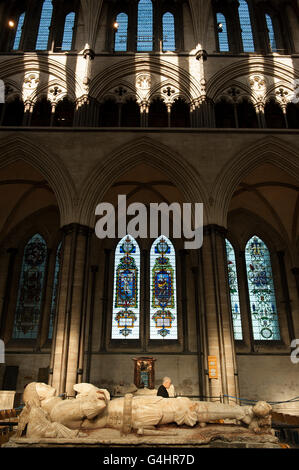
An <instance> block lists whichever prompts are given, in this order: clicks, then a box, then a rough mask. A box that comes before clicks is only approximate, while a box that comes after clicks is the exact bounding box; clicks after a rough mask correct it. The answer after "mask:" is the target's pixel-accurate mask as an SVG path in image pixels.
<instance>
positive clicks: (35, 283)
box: [12, 234, 47, 339]
mask: <svg viewBox="0 0 299 470" xmlns="http://www.w3.org/2000/svg"><path fill="white" fill-rule="evenodd" d="M46 263H47V245H46V242H45V240H44V239H43V237H42V236H41V235H39V234H36V235H34V236H33V237H32V238H31V239H30V240H29V242H28V243H27V245H26V246H25V249H24V255H23V262H22V269H21V276H20V281H19V289H18V297H17V308H16V315H15V321H14V328H13V335H12V337H13V338H14V339H36V338H37V334H38V328H39V320H40V315H41V308H42V297H43V287H44V278H45V269H46Z"/></svg>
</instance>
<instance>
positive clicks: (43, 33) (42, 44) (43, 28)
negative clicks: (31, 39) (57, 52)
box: [35, 0, 53, 51]
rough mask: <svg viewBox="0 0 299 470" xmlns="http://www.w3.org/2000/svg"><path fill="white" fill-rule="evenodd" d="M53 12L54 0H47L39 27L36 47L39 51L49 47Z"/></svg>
mask: <svg viewBox="0 0 299 470" xmlns="http://www.w3.org/2000/svg"><path fill="white" fill-rule="evenodd" d="M52 13H53V5H52V0H45V1H44V3H43V6H42V12H41V17H40V22H39V29H38V34H37V39H36V44H35V49H36V50H37V51H46V50H47V49H48V43H49V34H50V26H51V21H52Z"/></svg>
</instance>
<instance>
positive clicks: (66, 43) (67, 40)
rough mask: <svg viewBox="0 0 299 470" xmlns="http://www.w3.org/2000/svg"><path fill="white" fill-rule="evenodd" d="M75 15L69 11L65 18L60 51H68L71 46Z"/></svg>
mask: <svg viewBox="0 0 299 470" xmlns="http://www.w3.org/2000/svg"><path fill="white" fill-rule="evenodd" d="M75 18H76V13H75V12H74V11H71V12H70V13H69V14H68V15H66V17H65V22H64V30H63V38H62V45H61V50H62V51H70V50H71V49H72V46H73V35H74V26H75Z"/></svg>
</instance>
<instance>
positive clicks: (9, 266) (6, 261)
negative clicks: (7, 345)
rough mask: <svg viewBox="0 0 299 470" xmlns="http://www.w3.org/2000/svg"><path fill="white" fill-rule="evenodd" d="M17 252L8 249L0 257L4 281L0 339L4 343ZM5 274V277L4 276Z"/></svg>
mask: <svg viewBox="0 0 299 470" xmlns="http://www.w3.org/2000/svg"><path fill="white" fill-rule="evenodd" d="M17 252H18V250H17V249H16V248H9V249H8V250H7V252H6V256H5V253H3V255H2V256H1V272H2V276H1V279H2V280H4V279H5V283H4V282H1V284H0V289H1V294H0V296H1V297H0V301H1V304H2V305H1V310H0V314H1V316H0V337H1V339H4V341H5V340H6V339H7V338H6V337H5V336H6V335H5V332H6V328H5V323H6V320H7V316H8V306H9V300H10V295H11V288H12V280H13V272H14V265H15V259H16V255H17ZM5 273H7V274H6V276H5Z"/></svg>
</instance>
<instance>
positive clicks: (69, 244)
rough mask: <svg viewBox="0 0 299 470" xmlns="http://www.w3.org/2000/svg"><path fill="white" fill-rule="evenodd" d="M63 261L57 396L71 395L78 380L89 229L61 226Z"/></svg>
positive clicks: (55, 366)
mask: <svg viewBox="0 0 299 470" xmlns="http://www.w3.org/2000/svg"><path fill="white" fill-rule="evenodd" d="M62 230H63V234H64V239H63V259H62V263H61V272H60V286H59V297H58V309H57V329H56V338H55V342H54V343H55V345H54V348H55V350H54V351H53V378H52V386H53V387H55V388H56V391H57V393H58V394H60V393H64V392H66V393H67V395H73V394H74V391H73V385H74V384H75V383H77V382H80V381H81V376H82V370H79V369H82V367H79V366H80V362H81V366H82V358H81V359H80V351H81V354H82V348H83V347H84V333H85V332H84V329H85V315H86V295H87V288H86V285H87V283H88V279H87V277H88V276H87V275H86V273H87V268H88V263H89V246H90V236H91V233H92V229H91V228H89V227H86V226H82V225H79V224H70V225H68V226H66V227H63V229H62Z"/></svg>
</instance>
